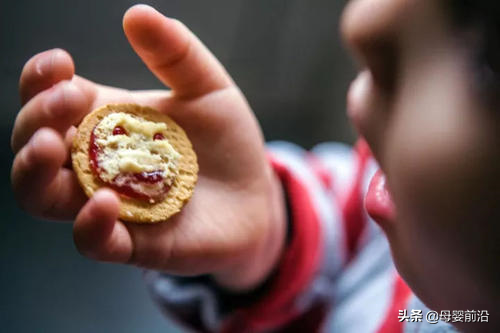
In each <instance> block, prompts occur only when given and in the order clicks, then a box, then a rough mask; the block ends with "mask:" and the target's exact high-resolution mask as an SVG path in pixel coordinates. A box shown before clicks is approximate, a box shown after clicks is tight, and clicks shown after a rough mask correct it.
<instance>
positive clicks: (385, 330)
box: [377, 273, 412, 333]
mask: <svg viewBox="0 0 500 333" xmlns="http://www.w3.org/2000/svg"><path fill="white" fill-rule="evenodd" d="M393 290H394V294H393V296H392V301H391V305H390V306H389V309H388V310H387V313H386V315H385V319H384V321H383V322H382V324H381V325H380V327H379V329H378V330H377V332H379V333H398V332H403V322H400V321H399V319H398V315H399V310H403V309H406V305H407V304H408V300H409V298H410V296H411V294H412V292H411V290H410V288H409V287H408V286H407V285H406V283H405V282H404V281H403V279H402V278H401V277H400V276H399V274H397V273H395V276H394V283H393Z"/></svg>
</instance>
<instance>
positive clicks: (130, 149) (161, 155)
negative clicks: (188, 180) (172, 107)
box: [89, 112, 180, 203]
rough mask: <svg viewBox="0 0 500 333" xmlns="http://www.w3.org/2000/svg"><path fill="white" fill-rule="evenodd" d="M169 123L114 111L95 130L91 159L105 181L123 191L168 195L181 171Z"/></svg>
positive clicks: (155, 198)
mask: <svg viewBox="0 0 500 333" xmlns="http://www.w3.org/2000/svg"><path fill="white" fill-rule="evenodd" d="M166 130H167V124H165V123H155V122H152V121H148V120H145V119H143V118H140V117H137V116H134V115H130V114H127V113H121V112H118V113H111V114H109V115H107V116H106V117H104V118H103V119H102V120H101V121H100V122H99V123H98V124H97V125H96V126H95V127H94V129H93V130H92V133H91V136H90V145H89V160H90V166H91V168H92V170H93V172H94V173H95V174H96V175H97V177H99V179H100V180H101V181H103V182H104V183H106V184H107V185H108V186H110V187H111V188H113V189H114V190H116V191H117V192H118V193H120V194H121V195H125V196H128V197H131V198H135V199H139V200H144V201H148V202H150V203H155V202H160V201H162V200H163V199H165V197H166V195H167V193H168V191H169V189H170V188H171V186H172V184H173V182H174V180H175V177H176V175H177V171H178V167H177V162H178V160H179V157H180V154H179V153H178V152H177V151H176V150H175V149H174V148H173V147H172V145H171V144H170V143H169V142H168V140H167V139H165V136H164V133H166Z"/></svg>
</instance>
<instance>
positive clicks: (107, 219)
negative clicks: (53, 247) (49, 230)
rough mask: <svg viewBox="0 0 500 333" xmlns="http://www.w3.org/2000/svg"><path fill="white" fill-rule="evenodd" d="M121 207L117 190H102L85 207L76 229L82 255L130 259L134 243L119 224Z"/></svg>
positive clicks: (122, 261)
mask: <svg viewBox="0 0 500 333" xmlns="http://www.w3.org/2000/svg"><path fill="white" fill-rule="evenodd" d="M119 205H120V203H119V199H118V198H117V196H116V194H115V193H114V192H113V191H111V190H109V189H102V190H99V191H97V192H96V193H95V194H94V195H93V196H92V198H91V199H90V200H89V201H88V202H87V204H85V206H83V208H82V209H81V210H80V213H79V214H78V216H77V217H76V221H75V224H74V226H73V239H74V242H75V245H76V247H77V249H78V251H80V253H82V254H83V255H85V256H87V257H90V258H92V259H96V260H101V261H112V262H118V263H125V262H127V261H129V260H130V258H131V256H132V253H133V242H132V238H131V236H130V233H129V232H128V230H127V228H126V227H125V226H124V225H123V223H122V222H119V221H117V218H118V212H119V208H120V207H119Z"/></svg>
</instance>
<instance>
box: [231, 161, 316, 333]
mask: <svg viewBox="0 0 500 333" xmlns="http://www.w3.org/2000/svg"><path fill="white" fill-rule="evenodd" d="M271 162H272V166H273V168H274V170H275V172H276V174H277V175H278V177H279V178H280V180H281V182H282V184H283V186H284V188H285V190H286V192H287V195H288V199H289V203H290V212H289V213H290V216H289V221H290V223H291V224H292V239H291V242H290V244H289V246H288V248H287V250H286V252H285V253H284V255H283V258H282V260H281V261H280V264H279V267H278V268H277V274H276V276H275V277H274V281H273V282H272V286H271V288H270V290H269V292H268V293H267V294H266V296H265V297H264V298H263V299H262V300H261V301H259V302H258V303H257V304H254V305H253V306H252V307H250V308H248V309H244V310H242V311H239V312H238V313H237V314H236V315H235V316H233V317H231V318H230V320H229V321H228V322H226V323H224V325H223V326H224V329H223V331H224V332H256V331H262V330H268V329H272V328H277V327H279V326H281V325H283V324H285V323H287V322H289V321H290V320H292V319H294V318H296V317H297V315H298V311H297V309H296V308H295V301H296V297H297V296H298V295H300V294H301V293H303V292H304V289H305V288H306V287H307V285H308V284H309V283H310V282H311V280H312V278H313V276H314V274H315V272H316V270H317V269H318V267H319V261H320V257H321V249H322V244H321V237H320V232H321V231H320V222H319V219H318V214H317V212H316V211H315V210H314V206H313V202H312V199H311V197H310V196H309V191H308V189H307V186H306V185H305V184H303V183H302V182H301V181H300V180H299V179H298V178H296V177H295V176H294V175H293V174H292V173H291V172H290V171H289V170H288V169H287V168H286V167H285V166H284V165H282V164H280V163H279V162H277V161H275V160H272V159H271Z"/></svg>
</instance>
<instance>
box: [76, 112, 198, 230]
mask: <svg viewBox="0 0 500 333" xmlns="http://www.w3.org/2000/svg"><path fill="white" fill-rule="evenodd" d="M114 112H124V113H129V114H132V115H136V116H138V117H141V118H143V119H146V120H149V121H153V122H164V123H166V124H167V133H166V139H168V141H169V142H170V144H171V145H172V146H173V147H174V148H175V150H176V151H177V152H178V153H179V154H180V155H181V157H180V159H179V161H178V167H179V169H178V174H177V176H176V178H175V181H174V183H173V185H172V187H171V188H170V190H169V191H168V193H167V197H166V198H165V199H164V200H163V201H160V202H157V203H153V204H152V203H149V202H147V201H143V200H138V199H134V198H130V197H127V196H123V195H120V200H121V204H120V216H119V217H120V219H121V220H123V221H128V222H136V223H155V222H161V221H165V220H167V219H168V218H169V217H171V216H172V215H174V214H176V213H178V212H179V211H180V210H181V209H182V207H183V206H184V204H185V203H186V202H187V201H188V200H189V199H190V198H191V196H192V194H193V191H194V187H195V185H196V181H197V178H198V162H197V158H196V153H195V152H194V150H193V147H192V144H191V142H190V141H189V139H188V137H187V135H186V133H185V132H184V130H183V129H182V128H181V127H180V126H179V125H177V123H175V122H174V121H173V120H172V119H171V118H170V117H168V116H167V115H165V114H163V113H160V112H158V111H156V110H155V109H153V108H150V107H147V106H140V105H137V104H108V105H104V106H102V107H99V108H97V109H95V110H94V111H92V112H91V113H89V114H88V115H87V116H86V117H85V118H84V119H83V120H82V122H81V123H80V125H79V126H78V131H77V133H76V135H75V137H74V140H73V147H72V151H71V158H72V164H73V170H74V171H75V173H76V175H77V177H78V180H79V182H80V185H81V186H82V188H83V190H84V192H85V194H87V196H88V197H92V195H93V194H94V193H95V192H96V191H97V190H98V189H99V188H101V187H106V184H105V183H104V182H102V181H101V180H100V179H99V178H98V177H97V176H96V175H95V173H94V172H93V171H92V169H91V166H90V159H89V146H90V136H91V133H92V131H93V129H94V127H95V126H96V125H97V124H98V123H99V122H100V121H101V120H102V119H103V118H104V117H105V116H107V115H109V114H111V113H114Z"/></svg>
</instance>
